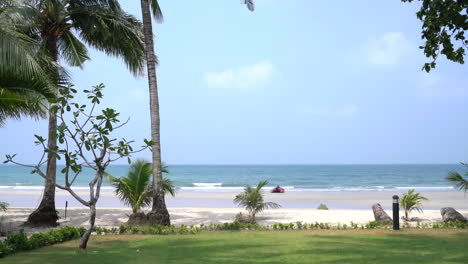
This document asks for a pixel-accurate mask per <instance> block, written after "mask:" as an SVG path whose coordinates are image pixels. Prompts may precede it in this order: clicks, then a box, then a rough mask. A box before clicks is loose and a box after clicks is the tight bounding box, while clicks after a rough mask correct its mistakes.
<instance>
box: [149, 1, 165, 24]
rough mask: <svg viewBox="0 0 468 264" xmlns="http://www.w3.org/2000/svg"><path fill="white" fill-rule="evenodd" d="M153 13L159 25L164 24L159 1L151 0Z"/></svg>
mask: <svg viewBox="0 0 468 264" xmlns="http://www.w3.org/2000/svg"><path fill="white" fill-rule="evenodd" d="M151 11H153V17H154V19H155V20H156V22H158V23H163V22H164V17H163V14H162V11H161V7H160V6H159V3H158V0H151Z"/></svg>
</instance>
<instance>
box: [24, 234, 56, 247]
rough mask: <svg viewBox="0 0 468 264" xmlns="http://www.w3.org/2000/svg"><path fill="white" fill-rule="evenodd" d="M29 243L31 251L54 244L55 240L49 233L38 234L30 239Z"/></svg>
mask: <svg viewBox="0 0 468 264" xmlns="http://www.w3.org/2000/svg"><path fill="white" fill-rule="evenodd" d="M29 243H30V245H31V249H36V248H40V247H45V246H48V245H51V244H53V238H52V236H51V235H50V234H49V233H37V234H33V235H32V236H31V237H30V238H29Z"/></svg>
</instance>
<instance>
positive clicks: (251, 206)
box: [234, 181, 281, 223]
mask: <svg viewBox="0 0 468 264" xmlns="http://www.w3.org/2000/svg"><path fill="white" fill-rule="evenodd" d="M267 184H268V181H261V182H259V183H258V185H257V187H256V188H253V187H252V186H250V185H248V184H247V185H246V186H245V188H244V191H243V192H241V193H239V194H238V195H236V198H234V203H235V204H237V205H239V206H242V207H244V208H245V210H247V212H249V214H250V217H251V222H253V223H255V222H256V221H255V215H256V214H257V213H259V212H262V211H264V210H266V209H270V208H280V207H281V205H279V204H277V203H273V202H264V201H263V194H262V192H261V190H262V188H263V187H264V186H265V185H267Z"/></svg>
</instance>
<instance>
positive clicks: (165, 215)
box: [141, 0, 255, 225]
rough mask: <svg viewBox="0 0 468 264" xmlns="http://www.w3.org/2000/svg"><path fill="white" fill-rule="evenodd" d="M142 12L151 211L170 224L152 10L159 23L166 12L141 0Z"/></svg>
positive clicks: (249, 1)
mask: <svg viewBox="0 0 468 264" xmlns="http://www.w3.org/2000/svg"><path fill="white" fill-rule="evenodd" d="M244 4H245V5H247V8H248V9H249V10H250V11H254V8H255V7H254V2H253V0H244ZM141 13H142V17H143V32H144V36H145V52H146V63H147V65H146V69H147V74H148V85H149V94H150V96H149V99H150V100H149V101H150V119H151V141H152V143H153V145H152V163H153V167H152V170H153V188H154V196H153V206H152V209H151V212H150V213H149V214H148V217H149V219H150V223H151V224H155V225H170V224H171V221H170V217H169V212H168V211H167V207H166V201H165V199H164V191H163V188H162V179H163V178H162V172H161V169H162V167H161V142H160V140H161V137H160V116H159V97H158V81H157V77H156V64H157V63H158V60H157V57H156V54H155V51H154V42H153V24H152V23H151V13H152V14H153V17H154V19H155V20H156V22H159V23H162V21H163V20H164V19H163V14H162V12H161V8H160V6H159V2H158V0H141Z"/></svg>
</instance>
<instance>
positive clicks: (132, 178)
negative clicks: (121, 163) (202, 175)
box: [107, 159, 177, 213]
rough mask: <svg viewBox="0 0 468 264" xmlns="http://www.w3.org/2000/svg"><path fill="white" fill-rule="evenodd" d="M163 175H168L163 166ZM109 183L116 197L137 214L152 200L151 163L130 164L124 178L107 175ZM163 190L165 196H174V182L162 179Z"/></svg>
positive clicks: (144, 161)
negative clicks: (113, 188)
mask: <svg viewBox="0 0 468 264" xmlns="http://www.w3.org/2000/svg"><path fill="white" fill-rule="evenodd" d="M162 171H163V173H166V174H167V173H169V170H168V167H167V166H165V165H164V164H163V167H162ZM107 175H108V178H109V181H110V182H111V183H112V185H113V186H114V187H115V193H116V195H117V197H118V198H119V199H120V200H121V201H122V202H123V203H124V204H125V205H128V206H130V207H131V208H132V212H133V213H138V212H140V211H141V209H142V208H143V207H146V206H149V205H150V204H151V202H152V198H153V183H152V177H151V176H152V169H151V163H150V162H148V161H146V160H144V159H137V160H135V161H133V162H132V164H131V165H130V169H129V171H128V173H127V175H126V176H123V177H120V178H116V177H113V176H112V175H110V174H107ZM163 190H164V193H165V194H170V195H172V196H175V193H176V190H177V188H176V186H175V184H174V182H173V181H172V180H171V179H169V178H167V177H165V178H163Z"/></svg>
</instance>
